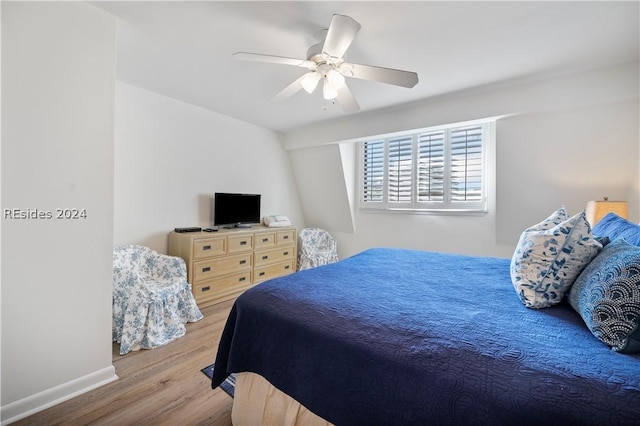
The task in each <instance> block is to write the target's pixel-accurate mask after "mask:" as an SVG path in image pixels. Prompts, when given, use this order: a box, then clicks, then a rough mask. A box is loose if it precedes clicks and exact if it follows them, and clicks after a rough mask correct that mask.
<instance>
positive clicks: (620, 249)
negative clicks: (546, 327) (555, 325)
mask: <svg viewBox="0 0 640 426" xmlns="http://www.w3.org/2000/svg"><path fill="white" fill-rule="evenodd" d="M569 303H570V304H571V306H572V307H573V309H575V310H576V311H577V312H578V313H579V314H580V316H581V317H582V319H583V320H584V322H585V323H586V324H587V327H589V330H591V332H592V333H593V335H594V336H596V337H597V338H598V339H600V340H601V341H602V342H604V343H606V344H607V345H609V346H611V348H612V349H613V350H614V351H617V352H622V353H636V352H640V328H639V327H638V325H639V317H640V247H637V246H634V245H632V244H629V243H627V242H626V241H625V240H623V239H617V240H615V241H612V242H611V243H609V244H608V245H607V246H606V247H605V248H604V249H602V252H600V254H599V255H598V256H596V258H595V259H594V260H593V261H592V262H591V263H590V264H589V265H588V266H587V267H586V268H585V269H584V271H583V272H582V274H580V276H579V277H578V279H576V282H575V284H574V285H573V287H572V288H571V291H570V292H569Z"/></svg>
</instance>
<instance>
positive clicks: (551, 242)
mask: <svg viewBox="0 0 640 426" xmlns="http://www.w3.org/2000/svg"><path fill="white" fill-rule="evenodd" d="M601 249H602V245H601V244H600V243H599V242H598V241H596V240H595V239H594V238H593V235H592V234H591V226H590V225H589V222H587V219H586V217H585V214H584V212H582V213H579V214H577V215H575V216H573V217H568V214H567V212H566V210H565V209H564V207H562V208H560V209H558V210H556V211H555V212H554V213H553V214H552V215H551V216H549V217H548V218H547V219H545V220H544V221H542V222H540V223H539V224H537V225H534V226H532V227H530V228H527V229H526V230H525V231H524V232H523V233H522V235H521V236H520V240H519V242H518V245H517V247H516V250H515V252H514V254H513V257H512V259H511V281H512V282H513V287H514V288H515V290H516V292H517V294H518V297H520V300H521V301H522V303H524V305H525V306H526V307H527V308H533V309H539V308H547V307H549V306H553V305H556V304H558V303H560V302H561V301H562V298H563V297H564V295H565V294H566V293H567V292H568V291H569V290H570V289H571V286H572V285H573V283H574V281H575V280H576V278H577V277H578V275H579V274H580V272H582V270H583V269H584V268H585V267H586V266H587V265H588V264H589V262H591V260H592V259H593V258H594V257H595V256H596V255H597V254H598V252H600V250H601Z"/></svg>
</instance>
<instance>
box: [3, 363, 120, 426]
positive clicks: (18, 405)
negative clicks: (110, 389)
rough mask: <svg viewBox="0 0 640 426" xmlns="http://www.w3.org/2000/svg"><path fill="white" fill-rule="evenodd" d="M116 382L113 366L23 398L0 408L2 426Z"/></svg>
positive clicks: (116, 377)
mask: <svg viewBox="0 0 640 426" xmlns="http://www.w3.org/2000/svg"><path fill="white" fill-rule="evenodd" d="M114 380H118V376H116V370H115V368H114V367H113V365H111V366H109V367H106V368H103V369H102V370H98V371H94V372H93V373H90V374H87V375H86V376H82V377H79V378H77V379H74V380H71V381H70V382H67V383H63V384H61V385H58V386H55V387H53V388H51V389H47V390H45V391H42V392H38V393H36V394H34V395H31V396H28V397H26V398H23V399H21V400H19V401H15V402H12V403H10V404H7V405H3V406H2V408H0V419H2V423H0V424H2V426H4V425H8V424H10V423H13V422H15V421H18V420H20V419H23V418H25V417H28V416H30V415H32V414H35V413H37V412H39V411H42V410H45V409H47V408H49V407H52V406H54V405H57V404H60V403H61V402H63V401H67V400H69V399H71V398H74V397H76V396H78V395H81V394H83V393H86V392H89V391H90V390H93V389H96V388H99V387H100V386H103V385H106V384H107V383H111V382H113V381H114Z"/></svg>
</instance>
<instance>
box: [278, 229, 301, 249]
mask: <svg viewBox="0 0 640 426" xmlns="http://www.w3.org/2000/svg"><path fill="white" fill-rule="evenodd" d="M295 234H296V231H294V230H287V231H278V232H276V244H277V245H279V246H282V245H286V244H295V241H296V235H295Z"/></svg>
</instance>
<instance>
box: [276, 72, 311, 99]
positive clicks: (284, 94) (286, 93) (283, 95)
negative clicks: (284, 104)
mask: <svg viewBox="0 0 640 426" xmlns="http://www.w3.org/2000/svg"><path fill="white" fill-rule="evenodd" d="M307 74H308V73H307ZM307 74H304V75H303V76H302V77H300V78H298V79H297V80H296V81H294V82H293V83H291V84H290V85H288V86H287V87H285V88H284V89H282V91H281V92H280V93H278V94H276V95H275V96H273V97H272V98H271V99H269V100H270V101H272V102H280V101H284V100H285V99H289V98H290V97H291V96H293V95H295V94H296V93H298V91H300V89H302V79H304V78H305V77H306V76H307Z"/></svg>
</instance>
